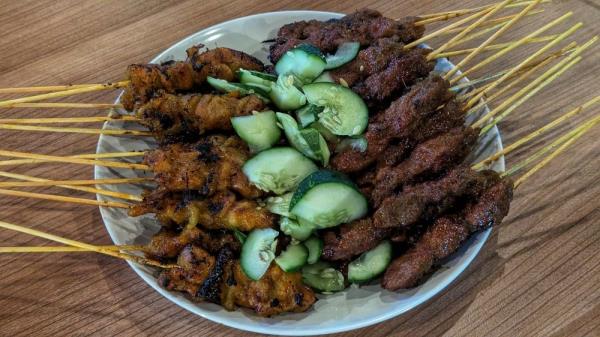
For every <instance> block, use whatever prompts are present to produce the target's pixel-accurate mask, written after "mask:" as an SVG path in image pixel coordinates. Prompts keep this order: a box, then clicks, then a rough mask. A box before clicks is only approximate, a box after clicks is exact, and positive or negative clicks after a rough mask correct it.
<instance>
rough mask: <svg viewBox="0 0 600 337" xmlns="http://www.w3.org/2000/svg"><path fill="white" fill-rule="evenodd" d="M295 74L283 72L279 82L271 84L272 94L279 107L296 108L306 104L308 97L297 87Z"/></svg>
mask: <svg viewBox="0 0 600 337" xmlns="http://www.w3.org/2000/svg"><path fill="white" fill-rule="evenodd" d="M295 81H296V80H295V78H294V75H287V74H281V75H279V77H278V78H277V82H275V83H273V84H271V92H270V96H269V97H271V100H273V104H275V105H276V106H277V107H278V108H279V109H281V110H283V111H290V110H296V109H298V108H301V107H302V106H304V105H305V104H306V97H305V96H304V94H303V93H302V91H300V89H298V88H296V85H295Z"/></svg>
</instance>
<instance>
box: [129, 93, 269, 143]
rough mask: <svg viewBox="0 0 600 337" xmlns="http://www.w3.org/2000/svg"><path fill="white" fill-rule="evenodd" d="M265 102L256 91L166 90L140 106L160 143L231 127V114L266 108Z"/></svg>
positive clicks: (139, 113)
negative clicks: (176, 92)
mask: <svg viewBox="0 0 600 337" xmlns="http://www.w3.org/2000/svg"><path fill="white" fill-rule="evenodd" d="M265 108H266V105H265V103H264V102H263V101H262V100H261V99H260V98H258V97H257V96H254V95H249V96H246V97H241V98H237V97H234V96H231V95H212V94H205V95H200V94H193V95H173V94H167V93H162V94H160V95H158V96H157V97H155V98H152V99H150V100H149V101H148V102H146V103H145V104H143V105H141V106H140V107H139V108H138V109H137V110H136V115H137V117H138V118H139V119H140V124H142V125H144V126H146V127H147V128H148V129H150V131H151V132H152V133H153V134H154V137H155V138H156V139H157V140H158V141H159V143H173V142H190V141H195V140H197V139H198V138H199V137H200V136H201V135H203V134H205V133H206V132H211V131H213V132H214V131H231V130H232V126H231V117H235V116H245V115H249V114H251V113H252V111H262V110H264V109H265Z"/></svg>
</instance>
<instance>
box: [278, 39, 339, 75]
mask: <svg viewBox="0 0 600 337" xmlns="http://www.w3.org/2000/svg"><path fill="white" fill-rule="evenodd" d="M326 65H327V63H326V62H325V58H324V57H323V54H322V53H321V51H320V50H319V49H318V48H316V47H315V46H312V45H310V44H301V45H299V46H297V47H296V48H293V49H290V50H288V51H287V52H286V53H285V54H283V56H282V57H281V58H280V59H279V61H277V64H275V71H276V72H277V74H279V75H282V74H284V75H287V74H294V75H295V76H296V77H298V78H299V79H300V80H302V82H304V83H310V82H312V81H313V80H314V79H315V78H317V77H318V76H319V75H321V73H322V72H323V70H324V69H325V66H326Z"/></svg>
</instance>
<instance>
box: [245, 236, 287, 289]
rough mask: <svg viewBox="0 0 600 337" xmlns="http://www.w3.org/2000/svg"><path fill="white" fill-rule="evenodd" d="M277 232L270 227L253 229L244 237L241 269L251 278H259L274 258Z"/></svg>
mask: <svg viewBox="0 0 600 337" xmlns="http://www.w3.org/2000/svg"><path fill="white" fill-rule="evenodd" d="M278 235H279V232H277V231H276V230H274V229H271V228H264V229H255V230H253V231H252V232H250V234H249V235H248V237H247V238H246V240H245V242H244V245H243V246H242V252H241V254H240V265H241V267H242V270H243V271H244V273H245V274H246V276H248V277H249V278H250V279H252V280H255V281H257V280H259V279H260V278H261V277H262V276H263V275H264V274H265V272H266V271H267V269H269V266H270V265H271V262H272V261H273V259H275V248H276V246H277V236H278Z"/></svg>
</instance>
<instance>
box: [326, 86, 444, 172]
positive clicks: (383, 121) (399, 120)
mask: <svg viewBox="0 0 600 337" xmlns="http://www.w3.org/2000/svg"><path fill="white" fill-rule="evenodd" d="M449 88H450V84H449V83H448V81H446V80H444V79H443V78H441V77H439V76H437V75H432V76H429V77H428V78H427V79H425V80H423V81H421V82H419V83H417V84H415V85H414V86H413V87H412V88H411V89H410V91H409V92H408V93H407V94H405V95H404V96H402V97H401V98H399V99H397V100H396V101H394V102H392V104H391V105H390V107H389V108H387V109H386V110H385V111H384V112H383V115H382V116H377V117H376V118H374V119H375V120H374V121H373V123H369V126H368V129H367V132H366V134H365V138H366V139H367V142H368V146H367V151H366V152H365V153H361V152H358V151H354V150H352V149H349V150H347V151H344V152H341V153H339V154H337V155H335V156H333V157H332V159H331V165H332V167H333V168H334V169H335V170H337V171H342V172H345V173H352V172H358V171H361V170H363V169H365V168H367V167H368V166H369V165H371V164H372V163H374V162H375V161H376V160H377V158H379V156H380V155H381V154H382V153H383V152H384V151H385V149H386V148H387V147H388V145H389V144H390V142H391V141H392V140H393V139H414V138H416V137H418V136H417V135H418V134H419V133H420V132H421V130H422V126H423V125H424V124H425V123H427V121H428V119H430V118H431V117H432V116H433V115H435V113H436V112H440V111H442V110H443V109H440V110H438V107H440V106H442V105H444V104H446V103H447V102H449V101H450V100H451V99H452V97H453V95H452V94H451V93H450V91H449ZM378 121H379V122H378Z"/></svg>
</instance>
